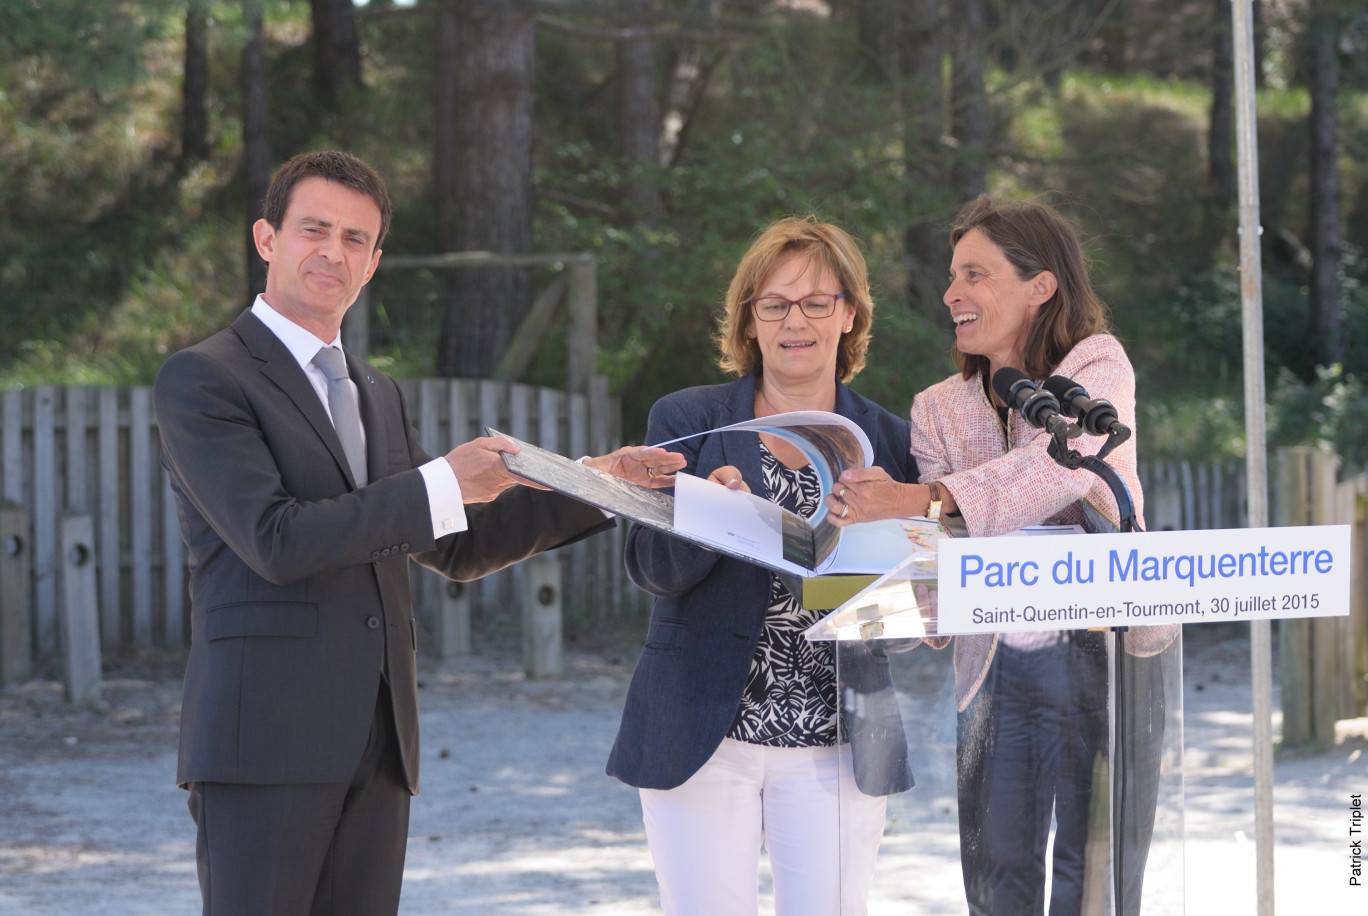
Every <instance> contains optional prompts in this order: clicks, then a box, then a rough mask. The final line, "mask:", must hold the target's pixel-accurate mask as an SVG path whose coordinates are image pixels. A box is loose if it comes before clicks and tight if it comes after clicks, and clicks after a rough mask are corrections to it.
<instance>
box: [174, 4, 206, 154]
mask: <svg viewBox="0 0 1368 916" xmlns="http://www.w3.org/2000/svg"><path fill="white" fill-rule="evenodd" d="M208 21H209V19H208V15H207V14H206V12H205V0H190V2H189V4H188V6H187V8H186V11H185V70H184V73H183V74H182V81H181V164H182V165H189V164H191V163H194V162H200V161H202V160H204V159H207V158H208V156H209V105H208V102H207V101H206V100H205V97H206V94H207V93H208V91H209V57H208V52H207V50H206V31H207V30H208Z"/></svg>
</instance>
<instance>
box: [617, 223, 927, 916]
mask: <svg viewBox="0 0 1368 916" xmlns="http://www.w3.org/2000/svg"><path fill="white" fill-rule="evenodd" d="M873 308H874V303H873V300H872V299H871V298H870V295H869V280H868V278H867V276H866V274H865V260H864V256H863V255H862V254H861V253H860V250H859V248H858V246H856V244H855V242H854V240H853V239H851V237H850V236H849V235H847V234H846V233H845V232H844V231H843V230H841V229H840V228H838V227H836V226H833V225H831V224H829V223H823V222H819V221H817V220H816V219H812V218H809V219H796V218H789V219H784V220H780V221H779V222H777V223H774V224H773V225H771V226H770V227H769V228H767V229H766V230H765V231H764V232H762V233H761V234H760V235H759V237H758V238H756V240H755V242H754V243H753V244H752V245H751V247H750V250H749V251H747V253H746V254H745V256H744V257H743V258H742V259H741V263H740V265H739V266H738V267H737V269H736V274H735V276H734V277H733V279H732V282H731V286H730V288H729V289H728V290H727V300H726V312H725V316H724V318H723V320H722V325H721V328H720V330H719V332H718V335H717V342H718V346H719V349H720V350H721V352H722V358H721V360H720V362H721V365H722V367H723V368H724V369H727V370H730V371H732V372H735V373H736V374H737V375H738V376H740V378H738V379H737V380H736V381H734V382H731V383H730V384H726V385H713V386H707V387H699V388H689V389H686V390H684V391H678V392H675V393H674V394H671V395H669V396H667V397H665V398H662V399H661V400H660V401H658V402H657V403H656V405H655V406H654V407H653V408H652V409H651V416H650V421H649V423H648V427H647V431H646V438H647V441H650V442H664V441H673V440H675V439H678V438H680V437H683V436H689V435H691V434H694V433H699V432H702V431H704V430H709V429H716V428H718V427H721V426H727V425H729V424H731V423H735V422H738V421H742V420H749V419H752V418H754V417H763V416H768V415H771V414H776V413H783V412H787V411H793V410H828V411H834V412H836V413H839V414H841V415H842V416H845V417H848V418H850V419H851V420H853V421H855V422H856V423H858V424H859V425H860V427H861V428H862V429H863V430H864V431H865V433H866V434H867V435H868V436H869V440H870V443H871V445H872V446H873V449H874V455H875V464H876V465H877V466H878V467H880V468H882V469H883V471H884V473H885V474H886V475H887V476H888V477H889V478H890V479H894V480H898V481H910V480H915V479H916V465H915V463H914V462H913V461H912V459H911V456H910V454H909V452H908V447H907V443H908V425H907V421H906V420H902V419H899V418H897V417H895V416H893V415H892V414H890V413H889V412H888V411H886V410H884V409H883V408H881V407H879V406H878V405H876V404H874V403H872V402H870V401H867V400H865V399H864V398H862V397H860V396H859V395H857V394H855V393H854V392H852V391H850V390H849V389H848V388H846V387H845V384H844V383H845V382H847V381H849V380H850V379H851V378H853V377H854V376H855V374H856V373H858V372H859V371H860V370H861V369H862V368H863V367H864V363H865V352H866V350H867V348H868V346H869V330H870V325H871V322H872V320H873ZM680 447H681V448H682V449H683V450H684V453H685V454H684V457H685V459H686V462H687V463H686V467H685V471H686V472H687V473H689V474H692V475H694V476H699V477H707V478H708V479H709V480H711V481H713V482H715V483H718V484H720V485H723V486H728V487H732V488H734V489H743V490H746V491H748V492H751V491H753V492H756V493H759V494H760V495H763V496H764V497H766V498H767V499H769V500H771V501H773V502H776V503H779V504H780V505H782V506H784V507H785V508H786V509H789V510H791V511H794V512H797V513H799V514H801V515H808V516H810V515H812V514H813V513H814V512H815V511H816V510H817V508H818V498H819V496H820V493H821V487H820V485H819V483H818V480H817V474H816V471H815V470H814V469H813V468H812V467H811V466H810V465H809V464H808V462H807V459H806V458H805V457H804V456H803V455H802V453H801V452H799V451H798V450H797V449H796V448H794V447H793V446H790V445H788V443H786V442H784V441H783V440H780V439H776V438H774V437H771V436H755V435H753V434H748V433H731V434H728V435H709V436H705V437H700V438H696V439H689V440H687V441H686V442H683V443H680ZM837 511H839V509H838V510H837ZM626 562H627V571H628V573H629V574H630V575H631V577H632V581H634V582H635V583H636V584H637V585H639V586H640V587H641V588H643V589H645V590H646V591H648V592H650V593H651V594H652V595H654V596H655V600H654V603H653V606H652V610H651V624H650V629H649V631H648V632H647V636H646V645H645V647H644V649H643V651H642V654H641V658H640V660H639V661H638V663H637V669H636V672H635V674H634V675H633V677H632V684H631V687H630V689H629V691H628V696H627V704H626V709H624V711H623V714H622V726H621V729H620V730H619V731H618V736H617V741H616V742H615V743H614V746H613V753H612V756H611V757H610V759H609V761H608V772H609V773H610V774H611V775H613V776H616V777H618V778H619V779H621V780H622V781H624V782H626V783H628V784H630V785H633V786H637V787H639V788H640V789H641V806H642V812H643V815H644V819H645V823H646V836H647V840H648V842H649V843H650V847H651V857H652V859H653V860H654V863H655V870H656V878H657V880H658V881H659V883H660V898H661V905H662V908H663V909H664V911H665V912H666V913H667V914H682V913H728V914H741V913H754V912H756V911H757V909H758V890H757V883H758V869H759V860H760V849H761V847H762V837H763V846H764V848H765V849H767V850H768V851H769V856H770V862H771V866H772V868H771V871H772V873H773V876H774V878H773V882H774V910H775V912H777V913H781V914H784V916H802V914H813V916H817V914H823V916H824V914H828V913H837V912H840V913H847V914H861V913H864V912H865V902H866V897H867V895H868V892H869V888H870V885H871V882H872V880H873V873H874V860H875V856H876V854H877V852H878V849H879V841H880V839H881V837H882V834H883V827H884V812H885V807H886V796H888V795H890V794H892V793H895V792H902V791H905V790H906V789H908V788H909V787H910V786H911V774H910V773H909V772H908V771H907V769H906V766H905V765H904V766H902V767H898V768H894V767H889V768H887V769H886V770H882V771H880V772H878V773H877V774H872V775H871V773H870V771H869V770H868V769H867V768H861V767H859V766H856V767H854V768H853V771H852V766H851V761H852V758H855V759H858V760H860V761H863V760H865V759H888V757H887V755H888V754H895V751H896V750H899V749H900V750H901V752H902V754H901V757H900V758H899V759H905V757H906V739H905V737H904V736H903V732H902V728H901V724H900V722H897V721H895V722H894V723H893V724H892V725H891V726H890V727H889V728H887V729H886V730H885V731H882V732H880V733H879V734H878V735H877V736H871V737H869V739H868V743H867V744H860V743H859V742H860V739H852V743H853V747H852V749H851V750H852V753H851V754H845V755H842V754H841V753H839V751H838V748H837V747H836V743H837V726H836V721H837V717H838V716H839V715H840V712H839V709H840V705H839V704H840V699H841V697H842V696H843V692H842V690H841V689H840V685H838V684H837V675H836V670H835V665H834V661H833V658H832V654H831V648H830V643H821V642H810V641H809V640H807V639H806V638H804V636H803V631H804V630H805V629H806V628H807V627H808V626H810V625H811V624H813V623H815V622H816V621H817V619H818V618H819V617H820V616H821V614H822V612H821V611H815V610H810V609H807V608H804V607H802V606H801V605H800V603H799V601H798V599H797V598H796V597H795V596H794V595H793V594H792V593H791V592H789V590H788V587H787V586H786V585H785V584H784V583H783V581H781V580H780V579H779V578H778V577H777V576H774V575H772V574H770V573H768V572H767V571H765V570H763V569H760V568H759V567H756V566H752V565H750V564H748V563H745V562H743V561H741V560H737V559H732V558H730V557H726V556H723V555H721V554H718V553H713V552H711V551H707V550H705V549H703V548H700V547H696V546H694V545H693V544H690V543H688V542H685V541H681V540H678V539H676V538H672V537H669V536H667V535H664V534H662V533H660V532H658V531H654V530H652V529H648V528H645V527H642V526H639V525H637V526H633V527H632V529H631V531H630V532H629V533H628V537H627V558H626ZM865 663H866V664H870V665H871V666H872V667H873V668H874V670H871V671H868V672H863V679H861V681H860V682H861V683H863V684H865V685H866V686H868V685H869V684H874V685H878V686H885V687H891V685H890V684H889V682H888V680H887V677H888V669H887V665H886V664H884V665H883V666H882V667H881V668H880V667H878V665H877V663H876V662H865ZM860 666H861V662H860V661H856V662H853V663H852V664H849V665H847V663H846V661H845V659H844V658H843V659H842V666H841V676H842V678H843V679H850V678H861V674H862V672H861V671H860ZM852 672H853V673H852ZM895 719H896V717H895ZM865 755H869V756H868V757H866V756H865ZM836 785H839V786H840V791H839V792H836V791H833V788H832V787H833V786H836Z"/></svg>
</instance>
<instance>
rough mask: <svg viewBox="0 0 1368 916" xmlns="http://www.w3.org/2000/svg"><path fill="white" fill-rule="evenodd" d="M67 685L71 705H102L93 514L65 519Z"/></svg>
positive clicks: (63, 615)
mask: <svg viewBox="0 0 1368 916" xmlns="http://www.w3.org/2000/svg"><path fill="white" fill-rule="evenodd" d="M62 596H63V599H64V600H63V601H62V604H61V607H60V608H59V609H58V616H59V620H60V632H61V634H62V640H61V642H62V660H63V662H64V663H65V665H64V668H65V676H64V678H63V683H64V684H65V686H66V698H67V702H69V703H74V704H77V705H81V706H89V705H94V704H98V703H99V702H100V611H99V607H98V606H97V602H96V595H95V523H94V522H93V521H92V520H91V518H90V516H89V515H68V516H67V517H66V518H64V519H62Z"/></svg>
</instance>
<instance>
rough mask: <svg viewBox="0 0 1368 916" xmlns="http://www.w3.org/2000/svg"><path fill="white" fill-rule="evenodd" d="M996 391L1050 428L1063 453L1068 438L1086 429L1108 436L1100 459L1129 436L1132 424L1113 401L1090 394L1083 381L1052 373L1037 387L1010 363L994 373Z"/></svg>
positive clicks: (1028, 417) (1029, 420) (1032, 419)
mask: <svg viewBox="0 0 1368 916" xmlns="http://www.w3.org/2000/svg"><path fill="white" fill-rule="evenodd" d="M993 391H994V392H996V393H997V396H998V397H999V398H1001V399H1002V401H1003V403H1005V404H1007V405H1008V406H1009V407H1013V408H1015V409H1016V410H1017V411H1018V412H1019V413H1020V414H1021V415H1022V416H1023V417H1025V418H1026V422H1027V423H1029V424H1031V425H1032V426H1035V427H1038V428H1040V429H1045V430H1048V431H1049V433H1050V435H1052V436H1053V437H1054V440H1055V443H1056V445H1058V447H1059V450H1060V452H1061V454H1062V455H1067V454H1068V453H1069V452H1070V450H1069V448H1068V442H1067V440H1069V439H1076V438H1077V437H1079V436H1081V435H1082V434H1083V433H1084V432H1085V431H1086V432H1087V433H1088V435H1090V436H1106V437H1107V442H1106V444H1104V445H1103V446H1102V448H1101V450H1100V451H1098V453H1097V457H1098V458H1099V459H1100V458H1103V457H1105V456H1106V455H1107V454H1108V453H1110V452H1111V450H1112V449H1114V448H1116V447H1117V446H1118V445H1120V444H1121V443H1122V442H1125V441H1126V440H1127V439H1129V438H1130V434H1131V431H1130V427H1129V426H1127V425H1126V424H1124V423H1122V422H1121V419H1120V417H1118V416H1117V414H1116V408H1115V407H1113V406H1112V405H1111V402H1110V401H1107V400H1104V399H1102V398H1091V397H1089V396H1088V392H1087V390H1086V389H1084V387H1083V386H1082V385H1080V384H1078V383H1077V382H1075V381H1074V380H1073V379H1070V378H1065V377H1064V376H1062V375H1052V376H1050V377H1049V378H1048V379H1046V380H1045V384H1044V385H1043V386H1041V387H1037V386H1036V383H1035V382H1033V381H1031V380H1030V379H1029V378H1027V377H1026V373H1024V372H1022V371H1021V370H1020V369H1013V368H1012V367H1010V366H1007V367H1004V368H1002V369H999V370H998V371H997V372H995V373H993ZM1070 417H1072V418H1075V419H1076V420H1077V422H1074V420H1071V419H1069V418H1070ZM1059 458H1060V456H1056V460H1059Z"/></svg>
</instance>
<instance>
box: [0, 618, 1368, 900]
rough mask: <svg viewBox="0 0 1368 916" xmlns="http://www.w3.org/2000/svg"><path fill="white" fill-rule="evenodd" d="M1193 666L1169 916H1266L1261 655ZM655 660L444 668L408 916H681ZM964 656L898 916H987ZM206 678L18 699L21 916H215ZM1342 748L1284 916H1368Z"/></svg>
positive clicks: (1366, 785) (1, 797) (1285, 826)
mask: <svg viewBox="0 0 1368 916" xmlns="http://www.w3.org/2000/svg"><path fill="white" fill-rule="evenodd" d="M1185 649H1186V659H1185V685H1184V698H1185V703H1184V705H1185V708H1184V710H1183V724H1184V728H1185V731H1186V741H1185V745H1184V748H1185V749H1184V752H1183V763H1184V780H1185V784H1184V786H1183V789H1182V791H1184V793H1185V799H1186V807H1185V812H1184V820H1183V821H1182V827H1181V834H1182V835H1183V836H1184V838H1185V842H1183V843H1182V844H1178V843H1169V844H1161V843H1156V846H1155V849H1154V851H1153V852H1152V856H1151V870H1150V873H1149V874H1150V878H1149V881H1148V883H1147V891H1146V894H1147V896H1146V908H1145V912H1146V913H1163V914H1169V913H1179V912H1184V911H1185V912H1187V913H1190V914H1202V916H1205V914H1210V913H1232V914H1233V913H1253V912H1254V907H1255V897H1254V893H1255V891H1254V844H1253V838H1254V814H1253V792H1252V784H1253V774H1252V763H1251V760H1252V757H1251V751H1250V729H1251V714H1250V693H1249V647H1248V642H1247V640H1246V639H1245V638H1244V636H1243V633H1242V632H1241V631H1240V630H1239V629H1236V628H1234V627H1230V628H1225V627H1220V626H1209V627H1206V628H1201V627H1189V628H1188V633H1187V643H1186V647H1185ZM634 651H635V650H629V649H624V648H621V646H620V645H619V646H617V647H613V646H609V647H607V648H604V647H598V648H595V649H592V650H586V649H583V648H580V649H571V650H569V651H568V652H567V657H566V668H567V671H566V675H565V677H564V678H563V679H561V680H559V681H528V680H527V679H525V678H524V677H523V676H522V674H521V672H520V670H519V659H518V655H517V652H516V646H512V645H510V644H508V643H506V642H500V643H493V642H491V643H487V644H485V645H483V646H481V647H480V652H479V654H477V655H474V656H470V657H467V658H463V659H458V660H452V661H447V662H442V663H435V662H428V663H425V664H424V665H423V666H422V668H421V671H420V676H421V678H422V682H423V687H422V704H423V716H422V727H423V748H424V750H423V755H424V760H423V794H422V796H420V797H419V798H418V799H416V800H415V803H414V808H413V820H412V831H411V835H410V838H409V852H408V867H407V871H406V875H405V884H404V897H403V903H402V907H401V911H402V912H403V913H404V914H410V916H420V914H421V916H426V914H438V913H441V914H452V913H456V914H488V916H512V914H520V916H542V914H560V913H588V914H598V916H627V914H638V913H651V912H656V911H657V909H658V908H657V905H656V901H655V883H654V879H653V876H652V873H651V865H650V859H649V857H648V855H647V852H646V847H645V839H644V836H643V832H642V828H641V816H640V809H639V807H638V805H637V799H636V793H635V791H634V790H631V789H629V788H627V787H625V786H623V785H621V784H620V783H618V782H616V781H615V780H612V779H609V778H608V777H606V776H604V775H603V763H604V760H605V758H606V756H607V752H608V748H609V746H610V745H611V743H612V739H613V735H614V732H615V731H616V727H617V717H618V711H619V709H620V704H621V701H622V696H623V693H624V691H625V689H626V684H627V679H628V677H629V676H630V673H631V665H632V661H633V656H634ZM948 656H949V653H930V652H924V651H922V650H918V652H915V653H908V654H907V656H906V657H907V658H909V659H913V661H909V664H910V665H912V666H913V667H912V668H910V669H909V670H910V671H912V673H910V674H908V675H907V677H908V678H909V679H910V680H912V681H915V682H916V683H917V684H918V690H917V692H918V693H919V694H920V695H922V696H923V697H925V698H926V702H925V704H924V705H923V706H921V707H917V708H913V709H910V710H909V712H908V716H909V721H910V724H912V726H913V728H912V733H913V734H918V735H921V736H922V740H920V741H919V742H918V747H917V750H916V754H917V757H916V759H915V760H914V770H915V772H916V773H917V778H918V787H917V789H916V790H914V791H913V792H910V793H907V794H906V795H903V796H900V797H898V799H897V800H896V802H895V803H894V804H893V805H891V806H890V818H889V828H888V834H887V837H886V839H885V843H884V848H883V852H882V853H881V859H880V863H881V864H880V878H879V883H878V886H877V888H876V891H875V894H874V899H873V901H872V903H871V912H872V913H874V914H876V916H879V914H887V916H894V914H904V913H907V914H910V913H918V914H923V913H947V914H955V913H963V912H964V905H963V901H962V898H961V896H960V887H959V874H958V854H957V833H956V830H955V817H954V793H953V771H952V769H951V763H952V761H953V741H954V733H953V716H951V715H949V714H948V712H947V710H948V709H949V707H948V705H947V704H948V698H949V671H948V661H949V658H948ZM914 657H915V659H914ZM182 664H183V659H180V658H168V657H163V656H149V657H147V658H144V659H141V660H139V662H138V663H135V664H127V665H122V666H119V667H116V668H112V669H111V670H109V671H108V672H107V673H106V681H105V685H104V698H105V701H106V708H105V709H103V710H102V711H99V712H94V711H86V710H77V709H72V708H71V707H68V706H67V705H66V704H64V703H63V702H62V697H61V688H60V686H59V685H57V684H56V683H54V682H52V681H44V680H36V681H32V682H29V683H27V684H24V685H19V686H15V687H10V688H6V689H5V690H3V691H0V913H3V914H5V916H49V914H62V916H68V914H78V913H79V914H112V916H151V914H157V916H164V914H172V913H185V914H189V913H197V912H198V911H199V909H198V908H199V894H198V890H197V887H196V883H195V866H194V827H193V824H192V823H191V821H190V818H189V815H188V813H187V811H186V807H185V800H186V795H185V793H184V792H182V791H181V790H179V789H177V788H176V787H175V786H174V785H173V782H174V775H175V746H176V729H177V718H178V712H179V702H180V681H179V673H180V667H181V665H182ZM1274 670H1275V671H1276V666H1275V669H1274ZM900 683H903V681H901V680H900ZM1275 703H1276V697H1275ZM918 717H921V721H917V720H918ZM1276 729H1277V723H1276V721H1275V734H1276ZM1341 730H1342V732H1343V736H1342V738H1341V740H1339V741H1337V742H1336V744H1335V746H1334V747H1332V748H1329V749H1327V750H1325V751H1324V752H1321V753H1316V754H1306V753H1301V754H1292V753H1286V752H1282V751H1280V752H1279V754H1278V756H1277V764H1276V788H1275V792H1274V801H1275V815H1274V819H1275V832H1276V841H1277V845H1276V871H1275V875H1276V877H1275V889H1276V902H1277V912H1279V913H1284V914H1286V913H1291V914H1306V913H1324V914H1326V916H1329V914H1338V913H1352V912H1365V911H1368V891H1366V890H1365V889H1364V888H1362V887H1357V888H1355V887H1350V886H1349V883H1348V882H1349V876H1350V872H1349V869H1350V859H1349V839H1350V836H1349V828H1350V818H1349V802H1350V795H1351V793H1360V794H1362V793H1365V792H1368V754H1365V749H1368V741H1366V740H1365V736H1366V735H1368V727H1366V726H1365V723H1364V722H1363V720H1356V721H1352V722H1345V723H1341ZM1179 875H1182V876H1184V880H1182V881H1179V880H1178V877H1179ZM761 881H762V886H763V885H765V884H766V883H767V877H766V876H765V875H763V874H762V876H761ZM909 900H915V901H916V903H915V904H913V903H909V902H908V901H909Z"/></svg>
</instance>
